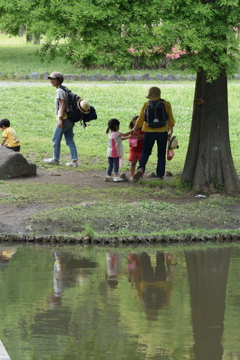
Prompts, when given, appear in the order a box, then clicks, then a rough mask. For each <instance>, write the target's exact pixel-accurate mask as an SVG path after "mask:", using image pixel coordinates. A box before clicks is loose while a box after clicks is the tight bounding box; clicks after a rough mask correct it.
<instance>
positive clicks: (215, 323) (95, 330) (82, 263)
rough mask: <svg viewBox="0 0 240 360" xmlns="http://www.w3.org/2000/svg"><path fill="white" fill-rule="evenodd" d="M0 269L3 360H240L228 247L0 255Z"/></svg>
mask: <svg viewBox="0 0 240 360" xmlns="http://www.w3.org/2000/svg"><path fill="white" fill-rule="evenodd" d="M2 265H3V267H2ZM6 265H7V266H6ZM0 269H2V270H4V271H0V317H1V322H0V339H1V340H2V342H3V343H4V345H5V347H6V349H7V351H8V353H9V355H10V357H11V360H15V359H17V360H25V359H28V360H35V359H44V360H45V359H46V360H51V359H59V360H67V359H71V360H75V359H76V360H79V359H80V360H81V359H93V360H95V359H96V360H107V359H109V358H114V359H115V358H118V359H131V360H135V359H136V360H139V359H140V360H142V359H152V360H166V359H169V360H181V359H192V360H200V359H201V360H210V359H211V360H230V359H231V360H233V359H234V360H235V359H240V342H239V330H240V329H239V321H238V318H239V317H240V306H239V305H240V282H239V269H240V250H239V249H238V247H237V246H232V247H229V246H228V247H216V248H204V249H200V250H197V249H194V250H193V248H191V249H190V248H188V250H186V249H184V248H171V250H169V249H168V250H166V251H165V250H164V249H162V248H160V249H156V248H152V249H140V250H138V249H130V250H128V249H122V250H120V249H119V250H117V249H115V250H114V251H112V252H111V251H107V252H106V251H104V249H101V248H100V249H96V248H93V249H89V248H81V247H79V248H78V247H75V248H74V247H69V248H58V249H51V248H44V247H42V248H31V247H28V248H24V247H16V248H11V247H8V248H6V247H3V248H0Z"/></svg>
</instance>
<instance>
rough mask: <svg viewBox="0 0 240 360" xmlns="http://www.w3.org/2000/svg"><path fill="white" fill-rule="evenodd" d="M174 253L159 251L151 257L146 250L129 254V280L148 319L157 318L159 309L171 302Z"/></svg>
mask: <svg viewBox="0 0 240 360" xmlns="http://www.w3.org/2000/svg"><path fill="white" fill-rule="evenodd" d="M171 262H172V254H168V261H167V266H168V269H166V266H165V255H164V253H162V252H159V251H158V252H157V253H156V256H152V258H151V257H150V255H149V254H147V253H146V252H143V253H140V254H134V253H130V254H129V255H128V281H129V282H130V283H131V286H132V287H133V288H135V289H136V291H137V295H138V297H139V300H140V302H141V304H142V307H143V310H144V312H145V313H146V317H147V319H148V320H157V315H158V311H159V310H160V309H162V308H164V307H167V306H168V304H169V300H170V296H171V290H172V285H171V280H170V265H171Z"/></svg>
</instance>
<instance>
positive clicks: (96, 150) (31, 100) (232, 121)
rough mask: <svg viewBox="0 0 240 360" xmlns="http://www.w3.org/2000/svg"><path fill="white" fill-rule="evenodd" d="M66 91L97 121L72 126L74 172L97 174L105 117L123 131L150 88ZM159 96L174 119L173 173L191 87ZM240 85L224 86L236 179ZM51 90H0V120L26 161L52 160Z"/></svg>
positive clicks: (171, 87)
mask: <svg viewBox="0 0 240 360" xmlns="http://www.w3.org/2000/svg"><path fill="white" fill-rule="evenodd" d="M68 85H69V88H70V89H71V90H72V91H74V92H77V93H78V94H79V95H81V96H82V97H83V98H85V99H87V100H89V101H90V103H91V104H92V105H93V106H94V107H95V108H96V110H97V113H98V119H97V120H94V121H92V122H91V124H90V126H88V127H87V128H86V129H84V128H83V127H82V126H80V124H76V126H75V130H74V133H75V140H76V144H77V148H78V152H79V158H80V164H81V166H80V167H79V168H78V170H94V169H96V170H103V169H105V168H106V166H107V158H106V148H107V135H106V133H105V131H106V128H107V122H108V120H109V119H110V118H113V117H114V118H118V119H119V120H120V123H121V126H120V131H122V132H126V131H128V125H129V122H130V120H131V118H132V116H134V115H137V114H139V112H140V110H141V107H142V104H143V103H144V102H145V101H146V95H147V91H148V88H149V86H151V85H152V84H136V83H135V84H107V85H106V86H104V85H100V84H97V85H94V84H75V83H74V84H68ZM158 85H159V86H160V87H161V90H162V97H163V98H164V99H166V100H168V101H170V102H171V104H172V110H173V114H174V117H175V120H176V126H175V129H174V134H175V135H176V136H177V138H178V140H179V149H176V150H175V156H174V158H173V159H172V160H171V161H170V162H167V170H169V171H171V172H173V173H174V174H176V173H180V172H181V171H182V169H183V165H184V160H185V156H186V152H187V146H188V140H189V133H190V126H191V115H192V106H193V95H194V84H193V83H187V84H166V83H164V84H158ZM239 90H240V84H239V83H235V82H230V83H229V127H230V139H231V148H232V154H233V159H234V163H235V167H236V169H237V172H238V174H239V175H240V151H239V150H240V145H239V138H240V127H239V120H240V119H239V118H240V114H239V111H238V108H239ZM54 98H55V88H53V87H52V86H51V85H50V84H46V85H43V84H42V85H41V86H38V85H35V84H34V85H33V84H32V85H31V86H28V85H18V86H14V85H12V84H11V85H8V86H4V85H3V86H2V87H1V96H0V119H2V118H5V117H7V118H8V119H9V120H10V121H11V125H12V126H13V127H14V128H15V130H16V131H17V133H18V135H19V137H20V140H21V144H22V150H21V153H22V154H23V155H24V156H26V158H27V159H29V160H31V161H34V162H35V163H37V164H42V163H43V162H42V160H43V158H45V157H50V156H52V142H51V137H52V134H53V131H54V128H55V125H56V119H55V114H54V113H55V106H54ZM123 144H124V150H125V156H124V162H123V170H126V169H128V161H127V157H128V142H127V141H124V142H123ZM61 154H62V163H63V164H64V163H65V161H66V160H68V159H69V149H68V147H67V146H66V144H65V143H64V141H62V150H61ZM155 164H156V152H155V151H153V155H152V156H151V157H150V160H149V164H148V167H147V170H148V171H154V170H155Z"/></svg>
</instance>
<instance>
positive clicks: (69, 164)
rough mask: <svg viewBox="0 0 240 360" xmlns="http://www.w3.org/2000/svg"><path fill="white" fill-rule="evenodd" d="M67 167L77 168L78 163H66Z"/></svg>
mask: <svg viewBox="0 0 240 360" xmlns="http://www.w3.org/2000/svg"><path fill="white" fill-rule="evenodd" d="M66 165H67V166H71V167H74V168H76V167H78V163H77V162H73V161H70V162H69V163H66Z"/></svg>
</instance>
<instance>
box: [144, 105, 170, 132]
mask: <svg viewBox="0 0 240 360" xmlns="http://www.w3.org/2000/svg"><path fill="white" fill-rule="evenodd" d="M163 101H164V99H159V100H154V101H153V100H149V101H148V105H147V107H146V109H145V112H144V121H146V123H147V124H148V126H149V127H150V128H161V127H164V126H166V124H167V121H168V117H169V116H168V113H167V112H166V110H165V106H164V102H163Z"/></svg>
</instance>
